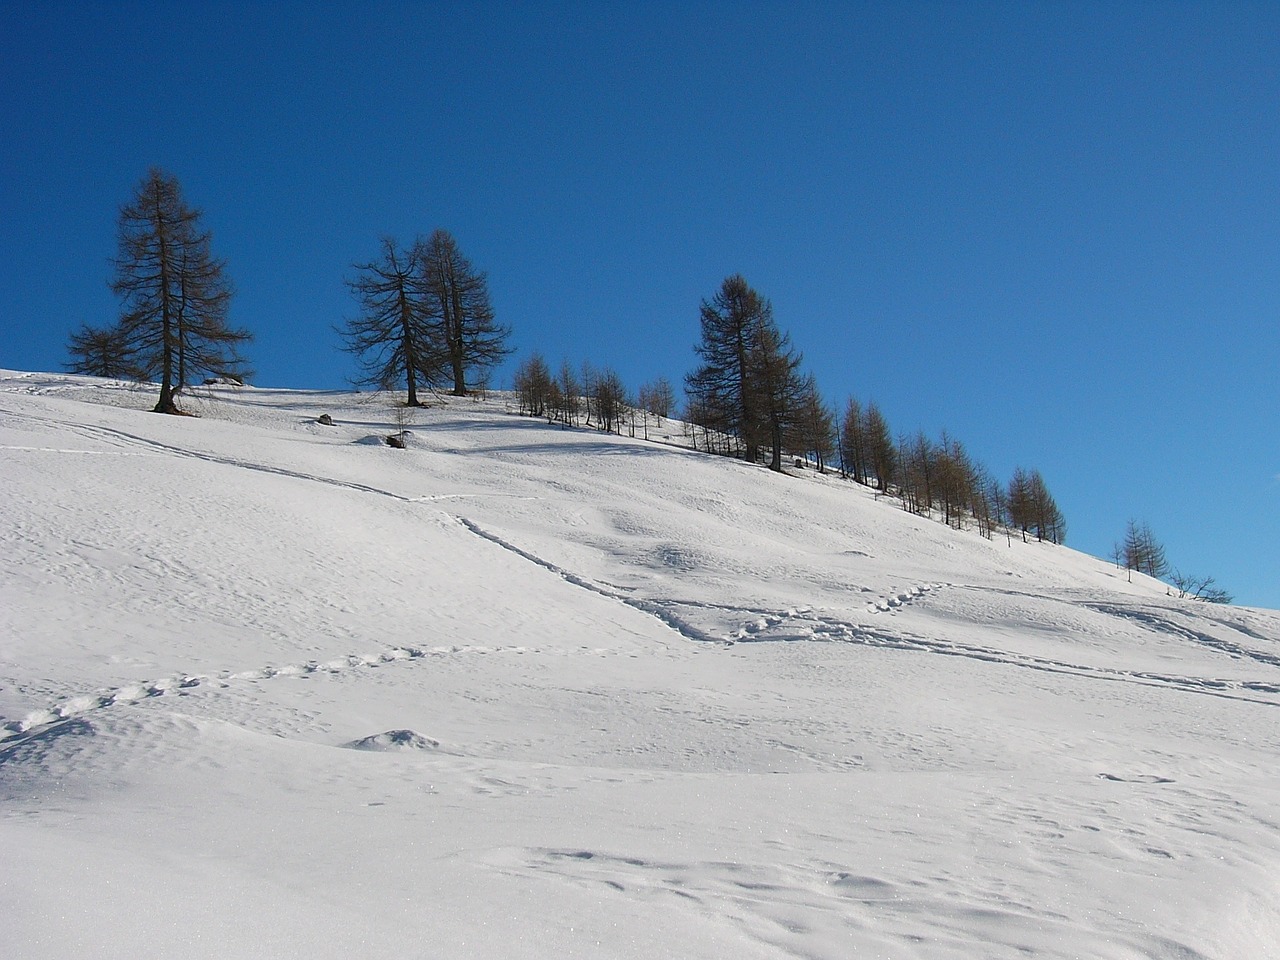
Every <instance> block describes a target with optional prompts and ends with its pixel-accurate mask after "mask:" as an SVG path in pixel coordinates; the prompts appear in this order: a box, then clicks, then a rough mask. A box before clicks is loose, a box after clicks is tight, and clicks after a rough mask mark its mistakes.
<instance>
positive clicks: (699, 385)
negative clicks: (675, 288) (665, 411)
mask: <svg viewBox="0 0 1280 960" xmlns="http://www.w3.org/2000/svg"><path fill="white" fill-rule="evenodd" d="M700 317H701V325H702V340H701V342H700V343H698V344H697V346H696V347H695V348H694V349H695V350H696V351H697V352H698V355H699V356H700V357H701V358H702V365H701V366H700V367H698V369H697V370H695V371H694V372H693V373H691V374H689V376H688V377H686V378H685V384H686V388H687V390H688V393H689V396H690V398H691V403H690V406H691V407H692V408H693V409H694V410H696V411H697V413H698V415H699V416H700V417H702V418H704V420H703V421H700V422H699V425H700V426H702V427H704V428H706V429H707V431H708V434H710V432H711V431H716V432H719V433H721V434H722V435H724V436H726V437H730V438H733V439H734V440H736V441H737V442H738V443H739V444H740V446H741V449H742V451H743V452H744V453H745V455H746V459H747V460H749V461H750V462H752V463H756V462H758V461H759V459H760V451H761V449H762V448H764V447H765V446H766V445H767V446H769V447H770V448H771V450H772V456H771V458H770V462H769V466H770V468H771V469H774V470H781V469H782V447H783V442H784V438H785V436H786V433H787V431H788V430H789V429H790V428H791V427H792V426H794V424H795V423H796V422H798V419H799V417H800V415H801V409H802V406H803V403H802V401H803V398H804V396H805V392H806V391H807V390H809V389H811V387H812V380H811V379H810V378H809V377H806V376H803V375H801V374H800V372H799V368H800V363H801V357H800V354H799V353H798V352H797V351H796V350H795V349H793V348H792V346H791V339H790V337H789V335H787V334H785V333H783V332H781V331H780V330H779V329H778V326H777V324H775V323H774V320H773V307H772V306H771V305H770V303H769V301H768V300H766V299H765V298H764V297H762V296H760V294H758V293H757V292H756V291H755V290H753V289H752V288H751V287H750V286H749V285H748V284H747V281H746V280H744V279H743V278H742V276H741V275H740V274H735V275H734V276H731V277H728V278H726V279H725V281H724V283H722V284H721V285H720V291H719V292H718V293H717V294H716V295H715V297H714V298H712V299H711V300H710V301H707V300H704V301H703V302H702V308H701V314H700Z"/></svg>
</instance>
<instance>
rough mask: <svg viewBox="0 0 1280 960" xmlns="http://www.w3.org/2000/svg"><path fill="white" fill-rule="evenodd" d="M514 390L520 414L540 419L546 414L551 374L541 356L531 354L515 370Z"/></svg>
mask: <svg viewBox="0 0 1280 960" xmlns="http://www.w3.org/2000/svg"><path fill="white" fill-rule="evenodd" d="M515 389H516V396H517V397H518V398H519V401H520V412H521V413H524V414H528V415H529V416H531V417H540V416H542V415H543V414H545V413H546V412H547V406H548V401H549V399H550V396H551V372H550V371H549V370H548V369H547V362H546V361H545V360H543V359H542V355H541V354H538V353H535V354H533V355H532V356H530V357H529V358H528V359H526V360H524V361H522V362H521V364H520V366H519V367H517V368H516V374H515Z"/></svg>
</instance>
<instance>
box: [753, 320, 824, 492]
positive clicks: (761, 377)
mask: <svg viewBox="0 0 1280 960" xmlns="http://www.w3.org/2000/svg"><path fill="white" fill-rule="evenodd" d="M801 359H802V358H801V356H800V353H799V352H798V351H796V350H794V349H793V348H792V346H791V336H790V335H789V334H786V333H782V332H781V331H780V330H779V329H778V328H777V326H776V325H775V324H774V323H773V318H772V312H770V315H769V316H767V317H764V318H761V320H760V321H759V322H758V323H757V325H756V331H755V337H754V342H753V349H752V354H751V378H750V379H749V380H748V384H747V388H748V390H750V391H752V392H753V393H754V394H755V398H754V400H753V401H752V407H753V408H754V409H755V410H756V411H758V416H759V417H760V426H759V428H757V429H758V432H759V433H760V434H763V435H765V436H767V437H768V442H769V446H770V450H771V454H770V457H769V469H770V470H774V471H777V472H779V473H780V472H781V471H782V449H783V446H784V444H785V442H786V440H787V438H788V436H790V435H792V434H793V432H794V430H795V428H796V427H797V426H798V425H799V424H800V423H801V421H802V420H803V418H804V411H805V406H806V404H805V400H806V398H807V397H808V396H810V394H812V395H813V396H814V398H817V389H816V387H815V386H814V382H813V377H812V376H809V375H808V374H801V373H800V363H801ZM816 402H818V403H819V404H820V403H821V400H820V399H816Z"/></svg>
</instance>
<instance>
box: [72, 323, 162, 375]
mask: <svg viewBox="0 0 1280 960" xmlns="http://www.w3.org/2000/svg"><path fill="white" fill-rule="evenodd" d="M67 352H68V353H69V354H71V361H70V362H69V363H68V364H67V369H68V370H70V371H71V372H72V373H83V374H87V375H88V376H91V377H110V378H112V379H114V380H141V379H143V378H144V377H145V376H146V374H145V373H143V372H142V371H140V370H139V369H138V368H137V367H136V366H135V365H134V363H133V361H132V360H131V359H130V357H129V344H128V341H127V340H126V339H125V337H124V333H123V332H122V331H121V329H120V328H119V327H106V328H103V327H91V326H89V325H88V324H85V325H84V326H82V327H81V328H80V329H79V330H77V331H75V332H74V333H72V334H71V339H70V341H69V342H68V344H67Z"/></svg>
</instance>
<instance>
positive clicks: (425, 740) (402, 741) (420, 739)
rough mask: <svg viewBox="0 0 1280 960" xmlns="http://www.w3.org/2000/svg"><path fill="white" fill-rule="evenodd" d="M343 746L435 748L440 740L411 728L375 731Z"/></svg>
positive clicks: (372, 748) (402, 748)
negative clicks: (425, 735)
mask: <svg viewBox="0 0 1280 960" xmlns="http://www.w3.org/2000/svg"><path fill="white" fill-rule="evenodd" d="M343 746H344V747H346V748H348V749H350V750H376V751H385V750H437V749H439V747H440V741H439V740H434V739H432V738H431V737H424V736H423V735H422V734H420V733H415V732H414V731H412V730H388V731H386V732H385V733H375V734H373V735H372V736H369V737H361V738H360V739H359V740H352V741H351V742H350V743H344V744H343Z"/></svg>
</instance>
